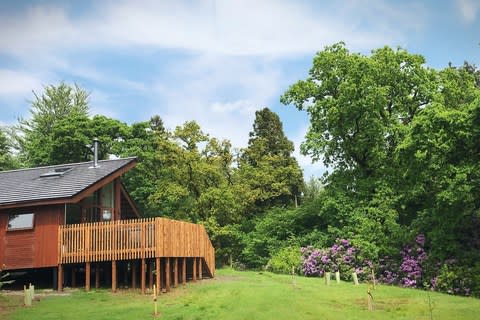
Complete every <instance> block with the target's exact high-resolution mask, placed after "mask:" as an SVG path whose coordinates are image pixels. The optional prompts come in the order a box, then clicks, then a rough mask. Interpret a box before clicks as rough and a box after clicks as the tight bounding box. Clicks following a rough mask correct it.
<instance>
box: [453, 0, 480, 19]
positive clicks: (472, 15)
mask: <svg viewBox="0 0 480 320" xmlns="http://www.w3.org/2000/svg"><path fill="white" fill-rule="evenodd" d="M457 7H458V9H459V10H460V13H461V15H462V18H463V19H464V20H465V21H466V22H468V23H470V22H473V21H475V19H476V17H477V11H479V10H480V2H478V0H457Z"/></svg>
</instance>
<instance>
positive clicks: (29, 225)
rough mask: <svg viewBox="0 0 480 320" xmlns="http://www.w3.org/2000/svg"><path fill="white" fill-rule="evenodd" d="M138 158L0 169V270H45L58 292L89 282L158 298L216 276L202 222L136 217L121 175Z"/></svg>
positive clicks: (134, 208)
mask: <svg viewBox="0 0 480 320" xmlns="http://www.w3.org/2000/svg"><path fill="white" fill-rule="evenodd" d="M135 165H136V158H124V159H115V160H103V161H93V162H83V163H74V164H63V165H55V166H47V167H38V168H30V169H20V170H11V171H4V172H0V266H3V269H4V270H10V271H16V272H18V271H22V270H43V271H44V273H43V274H45V270H48V272H47V274H49V275H51V279H52V281H53V282H54V283H55V286H56V287H57V288H58V290H62V288H63V287H64V285H66V284H67V285H69V286H77V285H83V284H84V285H85V288H86V290H89V289H90V287H91V282H94V284H95V286H96V287H98V286H100V285H101V284H108V285H111V287H112V290H113V291H116V289H117V287H118V286H126V287H129V288H132V287H133V288H135V287H136V286H137V284H138V285H139V287H140V288H141V289H142V292H145V290H146V287H147V281H148V287H150V288H151V287H153V284H155V285H156V288H157V290H158V293H160V292H161V291H162V289H163V290H164V291H169V290H170V287H171V286H177V285H178V284H179V283H185V282H186V281H187V280H193V281H196V280H197V279H201V278H202V277H213V276H214V274H215V251H214V248H213V246H212V244H211V242H210V240H209V238H208V235H207V233H206V231H205V228H204V227H203V226H202V225H196V224H192V223H187V222H182V221H175V220H170V219H165V218H149V219H141V216H140V214H139V212H138V210H137V208H136V207H135V204H134V202H133V201H132V199H131V197H130V196H129V194H128V192H127V191H126V190H125V188H124V186H123V184H122V182H121V181H120V177H121V176H122V175H123V174H124V173H125V172H127V171H128V170H130V169H132V168H133V167H134V166H135Z"/></svg>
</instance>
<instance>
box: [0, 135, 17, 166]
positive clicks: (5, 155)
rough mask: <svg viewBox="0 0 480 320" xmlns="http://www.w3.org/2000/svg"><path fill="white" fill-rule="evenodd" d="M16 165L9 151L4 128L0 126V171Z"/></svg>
mask: <svg viewBox="0 0 480 320" xmlns="http://www.w3.org/2000/svg"><path fill="white" fill-rule="evenodd" d="M15 167H16V162H15V159H14V156H13V155H12V153H11V143H10V141H9V138H8V136H7V135H6V133H5V132H4V129H3V128H2V127H0V171H3V170H10V169H14V168H15Z"/></svg>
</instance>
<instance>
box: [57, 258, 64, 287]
mask: <svg viewBox="0 0 480 320" xmlns="http://www.w3.org/2000/svg"><path fill="white" fill-rule="evenodd" d="M57 280H58V282H57V291H58V292H60V291H62V290H63V265H61V264H59V265H58V279H57Z"/></svg>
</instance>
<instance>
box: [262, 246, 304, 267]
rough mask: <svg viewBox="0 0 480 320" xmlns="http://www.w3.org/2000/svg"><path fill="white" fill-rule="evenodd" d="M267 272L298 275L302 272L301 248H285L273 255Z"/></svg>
mask: <svg viewBox="0 0 480 320" xmlns="http://www.w3.org/2000/svg"><path fill="white" fill-rule="evenodd" d="M267 270H270V271H272V272H274V273H283V274H292V272H293V273H294V274H298V273H300V270H301V253H300V247H295V246H292V247H285V248H282V249H280V250H279V251H278V252H276V253H275V254H273V255H272V258H270V260H269V261H268V265H267Z"/></svg>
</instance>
